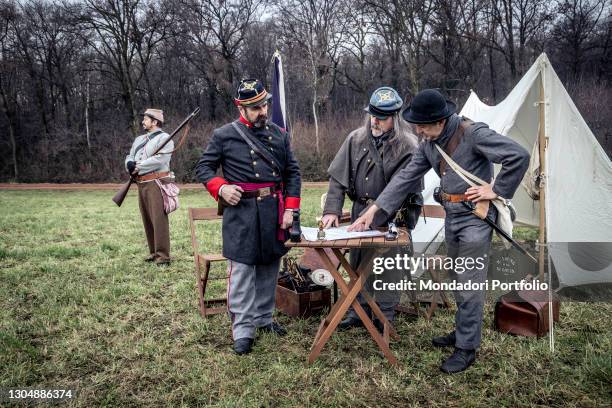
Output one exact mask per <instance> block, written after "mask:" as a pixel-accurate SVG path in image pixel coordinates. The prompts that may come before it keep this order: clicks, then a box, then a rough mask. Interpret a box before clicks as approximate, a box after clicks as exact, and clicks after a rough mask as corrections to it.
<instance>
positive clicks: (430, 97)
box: [402, 89, 457, 123]
mask: <svg viewBox="0 0 612 408" xmlns="http://www.w3.org/2000/svg"><path fill="white" fill-rule="evenodd" d="M456 110H457V105H455V103H454V102H452V101H449V100H446V98H444V96H442V94H441V93H440V92H438V91H436V90H435V89H425V90H424V91H421V92H419V93H418V94H416V96H415V97H414V98H413V99H412V101H411V103H410V105H409V106H408V107H407V108H406V109H404V111H403V112H402V117H403V118H404V120H405V121H406V122H410V123H434V122H438V121H440V120H442V119H446V118H448V117H449V116H451V115H452V114H453V113H455V111H456Z"/></svg>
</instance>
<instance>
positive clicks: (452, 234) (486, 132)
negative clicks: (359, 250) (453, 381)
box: [349, 89, 529, 373]
mask: <svg viewBox="0 0 612 408" xmlns="http://www.w3.org/2000/svg"><path fill="white" fill-rule="evenodd" d="M455 110H456V106H455V104H454V103H453V102H451V101H447V100H446V99H445V98H444V97H443V96H442V94H440V92H438V91H436V90H434V89H426V90H424V91H422V92H420V93H418V94H417V95H416V96H415V97H414V99H413V100H412V103H411V104H410V106H409V107H408V108H407V109H405V110H404V112H403V113H402V116H403V117H404V119H406V121H408V122H411V123H414V124H415V127H416V132H417V134H419V135H420V136H421V137H422V138H423V139H424V142H423V143H421V145H420V146H419V149H418V151H417V152H416V154H415V156H414V157H413V158H412V160H411V161H410V163H409V164H408V165H407V166H406V167H405V168H404V169H403V170H401V171H400V172H399V173H398V174H397V175H396V176H395V177H394V178H393V179H392V180H391V182H390V183H389V185H388V186H387V187H386V188H385V190H384V191H383V192H382V193H381V194H380V195H379V196H378V199H377V200H376V202H375V204H374V205H372V206H371V207H370V209H369V210H368V211H367V212H366V213H365V214H364V215H363V216H361V217H360V218H358V219H357V220H356V221H355V222H354V223H353V225H351V227H350V228H349V229H351V230H363V229H364V228H368V227H369V226H370V225H371V224H372V220H373V218H374V215H375V214H376V213H377V212H378V211H379V210H380V211H382V212H384V213H386V214H391V213H393V212H394V211H395V210H396V209H397V208H398V207H399V205H400V204H401V202H402V201H403V199H404V197H405V196H406V195H407V194H409V193H412V192H415V191H417V190H418V188H419V180H420V178H421V177H422V176H423V175H424V174H425V173H426V172H427V171H428V170H429V169H431V168H433V169H434V170H435V171H436V173H438V175H439V176H440V190H439V191H438V194H436V195H437V196H438V197H439V200H440V201H441V204H442V205H443V206H444V209H445V211H446V224H445V234H446V244H447V247H448V256H449V257H450V258H452V259H453V260H457V259H458V258H462V257H464V258H465V259H467V258H478V257H481V258H483V259H484V262H481V263H479V264H476V265H474V264H472V266H473V267H472V268H467V267H466V268H462V270H461V271H460V270H459V269H458V268H455V270H452V271H449V272H450V274H451V277H452V278H453V279H455V280H456V281H457V282H458V283H467V282H469V281H471V282H472V283H474V282H476V283H480V282H484V281H485V279H486V276H487V266H488V262H487V260H488V258H487V253H488V250H489V248H490V245H491V238H492V228H491V227H490V226H489V224H487V223H486V222H485V221H484V220H482V219H481V218H478V217H477V216H476V215H474V213H473V212H472V209H473V207H474V206H476V209H478V208H480V209H482V208H484V211H485V213H486V215H487V217H488V218H489V219H492V220H495V219H496V217H497V210H496V209H495V207H494V206H493V205H490V206H489V207H488V209H487V205H488V203H489V200H492V199H494V198H497V197H501V198H504V199H510V198H512V197H513V195H514V193H515V191H516V189H517V188H518V186H519V184H520V183H521V181H522V179H523V176H524V174H525V171H526V170H527V167H528V166H529V153H528V152H527V151H526V150H525V149H524V148H523V147H521V146H520V145H519V144H518V143H516V142H514V141H513V140H512V139H510V138H508V137H505V136H502V135H500V134H498V133H496V132H495V131H493V130H491V129H490V128H489V127H488V126H487V125H486V124H484V123H474V122H472V121H470V120H469V119H467V118H464V117H461V116H458V115H457V114H456V113H455ZM436 145H437V146H439V147H440V148H441V149H442V150H444V151H445V153H446V154H448V155H449V156H450V157H451V158H452V159H453V161H454V162H455V163H456V164H458V165H459V166H460V167H462V168H463V169H464V170H466V171H468V172H470V173H471V174H473V175H475V176H477V177H479V178H480V179H482V180H485V181H488V182H489V184H485V185H482V186H479V187H470V186H469V185H468V184H467V183H466V182H465V181H464V180H463V179H462V178H461V177H460V176H459V175H458V174H457V173H456V172H455V171H453V170H452V168H451V167H450V166H449V164H448V163H447V162H446V160H444V159H443V158H442V155H441V153H440V152H439V150H438V147H436ZM493 163H499V164H501V166H502V167H501V170H500V172H499V173H498V175H497V177H496V178H495V180H494V181H493ZM483 216H484V215H483ZM457 265H458V263H457ZM454 295H455V300H456V302H457V312H456V314H455V330H454V331H452V332H450V333H449V334H448V335H446V336H441V337H434V339H433V341H432V342H433V345H434V346H436V347H454V352H453V353H452V355H451V356H450V357H448V358H447V359H446V360H445V361H444V362H443V363H442V365H441V367H440V369H441V370H442V371H444V372H446V373H457V372H460V371H463V370H465V369H467V368H468V367H469V366H470V365H471V364H472V363H473V362H474V361H475V359H476V349H477V348H478V347H479V346H480V337H481V329H482V312H483V304H484V300H485V292H484V291H483V290H480V291H478V290H476V291H455V292H454Z"/></svg>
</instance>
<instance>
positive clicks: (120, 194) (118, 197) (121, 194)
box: [113, 108, 200, 207]
mask: <svg viewBox="0 0 612 408" xmlns="http://www.w3.org/2000/svg"><path fill="white" fill-rule="evenodd" d="M199 113H200V108H196V109H195V110H194V111H193V112H191V114H190V115H189V116H187V118H185V120H184V121H183V122H182V123H181V124H180V125H178V127H177V128H176V129H174V132H172V134H171V135H170V137H169V138H168V139H166V141H165V142H164V143H162V145H161V146H159V147H158V148H157V150H155V152H153V154H152V156H155V155H156V154H157V153H159V152H160V151H161V149H163V148H164V147H165V146H166V144H168V142H169V141H170V140H172V138H173V137H174V136H175V135H177V134H178V133H179V132H180V131H181V129H183V128H184V127H185V125H187V123H189V121H191V119H193V118H195V117H196V116H198V114H199ZM135 181H136V177H135V176H130V179H129V180H128V181H127V182H126V183H125V184H124V185H123V186H121V188H120V189H119V191H117V193H116V194H115V195H114V196H113V201H114V202H115V204H117V205H118V206H119V207H121V204H123V200H125V197H126V196H127V193H128V191H130V187H131V186H132V183H134V182H135Z"/></svg>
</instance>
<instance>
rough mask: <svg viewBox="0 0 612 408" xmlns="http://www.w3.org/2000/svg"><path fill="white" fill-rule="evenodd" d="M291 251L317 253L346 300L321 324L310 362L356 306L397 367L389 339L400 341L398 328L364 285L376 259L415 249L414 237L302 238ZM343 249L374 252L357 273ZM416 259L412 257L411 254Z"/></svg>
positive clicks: (405, 234)
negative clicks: (392, 250) (363, 303)
mask: <svg viewBox="0 0 612 408" xmlns="http://www.w3.org/2000/svg"><path fill="white" fill-rule="evenodd" d="M285 245H286V246H287V247H290V248H312V249H314V250H315V251H316V252H317V254H318V255H319V257H320V258H321V260H322V261H323V262H324V264H325V265H327V269H328V270H329V271H330V272H331V274H332V276H333V277H334V281H335V282H336V284H337V285H338V287H339V288H340V291H341V292H342V297H341V298H340V299H339V300H338V301H337V302H336V303H335V304H334V305H333V306H332V308H331V310H330V312H329V315H328V316H327V317H326V318H325V319H323V320H322V321H321V324H320V325H319V329H318V330H317V334H316V336H315V339H314V342H313V343H312V347H311V348H310V355H309V357H308V362H309V363H312V362H313V361H314V360H316V358H317V357H318V356H319V354H321V350H322V349H323V346H325V343H327V341H328V340H329V338H330V337H331V335H332V333H333V332H334V331H335V330H336V327H337V326H338V324H339V323H340V321H341V320H342V318H343V317H344V315H345V314H346V312H347V311H348V309H349V307H350V306H351V305H352V306H353V308H354V309H355V312H356V313H357V315H358V316H359V318H360V319H361V321H362V322H363V324H364V326H365V328H366V329H367V331H368V332H369V333H370V335H371V336H372V338H373V339H374V341H376V344H378V347H379V348H380V350H381V351H382V352H383V354H384V355H385V357H386V358H387V359H388V360H389V362H390V363H391V364H393V365H397V364H398V362H397V358H396V357H395V355H394V354H393V353H392V352H391V349H390V348H389V338H390V337H391V338H393V339H395V340H397V339H399V336H398V335H397V332H396V331H395V328H394V327H393V326H392V325H391V323H390V322H389V321H388V320H387V319H386V318H385V316H384V314H383V313H382V311H381V310H380V308H379V307H378V305H377V304H376V302H375V301H374V300H373V299H372V297H371V296H370V295H369V294H368V293H367V291H366V290H365V289H364V284H365V282H366V279H367V278H368V274H369V272H370V271H369V270H368V269H369V268H370V267H371V262H372V260H373V258H374V257H376V256H380V255H382V254H383V253H384V252H386V251H387V250H388V249H389V248H393V247H407V248H412V245H410V236H409V234H408V232H407V231H406V230H405V229H404V228H400V229H399V234H398V238H397V239H396V240H393V241H386V240H385V238H384V236H379V237H374V238H372V237H368V238H356V239H348V240H346V239H344V240H334V241H323V240H321V241H306V240H305V239H304V238H303V237H302V241H301V242H291V241H287V242H286V243H285ZM326 248H330V249H331V250H332V253H333V256H334V257H335V258H336V259H337V260H338V261H339V262H340V265H341V266H342V267H343V268H344V270H346V272H347V273H348V276H349V281H348V282H345V281H344V278H343V277H342V275H341V274H340V272H339V270H338V268H336V267H335V266H334V264H335V262H332V260H331V258H330V256H329V255H328V253H327V252H326V251H325V249H326ZM343 249H372V250H371V251H364V253H362V259H361V262H360V266H359V268H357V270H356V271H355V270H354V269H353V268H352V267H351V265H350V263H349V262H348V260H347V259H346V257H345V254H344V253H343V251H342V250H343ZM408 255H412V254H408ZM360 292H361V294H362V296H363V297H364V299H365V300H366V302H367V303H368V305H369V306H370V308H371V310H372V312H373V313H374V316H375V317H376V318H377V319H378V320H379V321H381V322H382V323H383V325H384V330H383V333H382V335H381V333H380V332H379V331H378V330H376V327H375V326H374V323H373V322H372V319H370V317H369V316H368V314H367V313H366V312H365V310H364V309H363V307H361V305H360V304H359V301H358V300H357V295H358V294H359V293H360Z"/></svg>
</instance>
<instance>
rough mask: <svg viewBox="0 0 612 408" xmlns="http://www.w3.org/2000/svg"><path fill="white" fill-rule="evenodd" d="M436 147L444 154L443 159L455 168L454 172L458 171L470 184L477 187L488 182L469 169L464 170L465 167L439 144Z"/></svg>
mask: <svg viewBox="0 0 612 408" xmlns="http://www.w3.org/2000/svg"><path fill="white" fill-rule="evenodd" d="M436 148H437V149H438V151H439V152H440V154H441V155H442V158H443V160H445V161H447V162H448V165H449V166H450V167H451V168H452V169H453V170H454V172H455V173H457V174H458V175H459V177H461V178H462V179H463V181H465V182H466V183H468V184H469V185H470V186H472V187H477V186H481V185H483V184H487V183H486V182H485V181H483V180H482V179H480V178H478V177H476V176H475V175H473V174H472V173H470V172H469V171H467V170H464V169H463V167H461V166H460V165H458V164H457V162H456V161H454V160H453V159H452V158H451V157H450V156H449V155H448V154H447V153H446V152H445V151H444V150H443V149H442V148H441V147H440V146H439V145H437V144H436Z"/></svg>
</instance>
